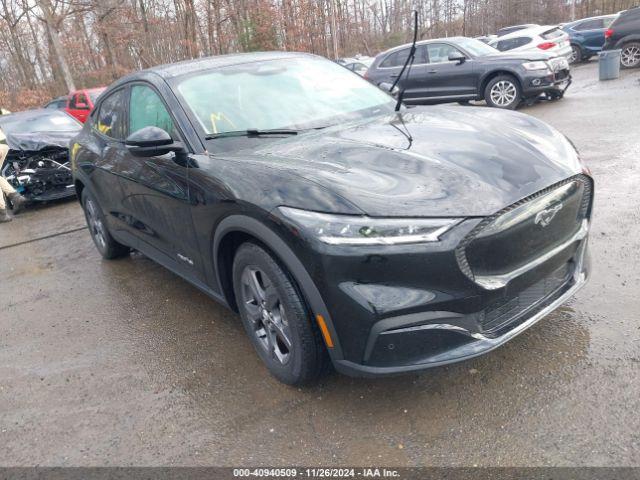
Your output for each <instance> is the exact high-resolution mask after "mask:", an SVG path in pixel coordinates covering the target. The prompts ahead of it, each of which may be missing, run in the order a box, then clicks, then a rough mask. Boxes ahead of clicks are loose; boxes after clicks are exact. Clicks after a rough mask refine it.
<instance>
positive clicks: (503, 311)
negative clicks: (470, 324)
mask: <svg viewBox="0 0 640 480" xmlns="http://www.w3.org/2000/svg"><path fill="white" fill-rule="evenodd" d="M570 277H571V267H570V264H565V265H563V266H562V267H561V268H559V269H557V270H556V271H555V272H553V273H552V274H551V275H549V276H548V277H545V278H543V279H542V280H539V281H538V282H536V283H534V284H533V285H531V286H530V287H528V288H526V289H524V290H522V291H521V292H519V293H517V294H516V295H514V296H510V297H507V298H503V299H500V300H498V301H496V302H495V303H493V304H492V305H490V306H489V307H487V308H485V309H484V311H483V312H482V313H481V315H480V326H481V328H482V331H483V333H484V334H487V335H491V334H492V333H494V332H496V331H498V330H500V329H502V328H504V327H506V326H507V325H509V324H510V323H512V322H516V321H517V320H518V319H520V318H521V317H522V315H524V314H525V313H527V311H529V310H531V309H532V308H534V307H536V306H537V305H539V304H540V303H543V302H544V300H545V299H548V298H550V297H553V296H554V294H555V293H556V292H558V291H559V290H560V289H561V288H562V287H563V286H565V285H566V284H567V282H568V281H569V279H570Z"/></svg>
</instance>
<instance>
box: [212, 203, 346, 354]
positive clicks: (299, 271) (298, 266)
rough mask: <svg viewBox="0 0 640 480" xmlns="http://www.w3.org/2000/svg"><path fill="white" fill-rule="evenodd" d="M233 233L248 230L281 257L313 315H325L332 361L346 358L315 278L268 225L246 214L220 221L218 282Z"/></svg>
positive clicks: (215, 241)
mask: <svg viewBox="0 0 640 480" xmlns="http://www.w3.org/2000/svg"><path fill="white" fill-rule="evenodd" d="M231 232H244V233H247V234H249V235H251V236H253V237H255V238H257V239H258V240H260V241H261V242H262V243H264V244H265V245H266V246H267V247H268V248H269V249H270V250H271V251H272V252H273V253H274V254H275V255H277V256H278V259H279V260H280V261H281V262H282V263H283V264H284V265H285V267H287V269H288V270H289V273H290V274H291V275H292V276H293V278H294V280H295V281H296V283H297V284H298V287H299V288H300V290H301V291H302V294H303V296H304V298H305V300H306V301H307V304H308V305H309V307H310V309H311V313H312V314H313V316H314V318H315V315H317V314H320V315H322V316H323V317H324V319H325V322H326V324H327V328H328V329H329V332H330V333H331V338H332V339H333V344H334V347H333V348H327V351H328V352H329V356H330V357H331V360H332V361H333V362H334V363H335V362H336V361H337V360H342V359H343V354H342V348H341V347H340V339H339V338H338V335H337V333H336V330H335V328H334V326H333V320H332V319H331V315H330V314H329V310H328V309H327V306H326V305H325V303H324V300H323V299H322V296H321V295H320V292H319V291H318V288H317V287H316V285H315V283H314V281H313V279H312V278H311V276H310V275H309V273H308V272H307V269H306V268H305V267H304V265H303V264H302V262H301V261H300V260H299V259H298V257H297V256H296V254H295V253H294V252H293V250H291V248H289V246H288V245H287V244H286V243H285V242H284V240H282V239H281V238H280V236H279V235H278V234H276V233H275V232H274V231H273V230H271V229H270V228H269V227H267V226H265V225H264V224H263V223H261V222H259V221H258V220H256V219H254V218H252V217H247V216H244V215H231V216H229V217H226V218H225V219H224V220H222V221H221V222H220V224H219V225H218V228H216V232H215V235H214V239H213V258H214V264H215V269H216V276H217V280H218V285H222V279H221V278H220V268H219V265H218V250H219V247H220V242H221V241H222V239H223V238H224V236H225V235H226V234H227V233H231Z"/></svg>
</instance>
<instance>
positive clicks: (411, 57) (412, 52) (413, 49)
mask: <svg viewBox="0 0 640 480" xmlns="http://www.w3.org/2000/svg"><path fill="white" fill-rule="evenodd" d="M417 41H418V11H417V10H413V42H412V43H411V49H410V50H409V56H408V57H407V59H406V60H405V62H404V65H403V66H402V70H400V74H399V75H398V76H397V77H396V81H395V82H393V85H391V88H390V89H389V91H390V92H393V89H394V88H396V86H397V85H398V82H399V81H400V79H401V78H402V74H403V73H404V71H405V70H406V69H407V65H408V66H409V69H408V70H407V77H409V74H410V73H411V65H413V60H414V59H415V58H416V42H417ZM404 90H405V89H404V88H403V89H401V90H400V92H399V93H398V102H397V103H396V112H398V111H399V110H400V107H401V106H402V99H403V98H404Z"/></svg>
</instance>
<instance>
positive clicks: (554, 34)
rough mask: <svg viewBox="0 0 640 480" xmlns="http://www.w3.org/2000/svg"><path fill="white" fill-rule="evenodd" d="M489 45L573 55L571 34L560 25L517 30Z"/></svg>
mask: <svg viewBox="0 0 640 480" xmlns="http://www.w3.org/2000/svg"><path fill="white" fill-rule="evenodd" d="M489 45H491V46H492V47H494V48H497V49H498V50H500V51H501V52H506V51H511V50H512V51H518V52H523V51H533V52H540V51H543V52H547V53H551V54H554V55H555V56H561V57H565V58H567V59H568V58H570V57H571V43H570V41H569V35H568V34H567V33H565V32H564V31H562V30H561V29H560V27H558V26H552V25H545V26H536V27H531V28H526V29H523V30H517V31H515V32H512V33H509V34H507V35H504V36H502V37H498V38H496V39H494V40H493V41H492V42H491V43H489Z"/></svg>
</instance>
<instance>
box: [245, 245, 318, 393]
mask: <svg viewBox="0 0 640 480" xmlns="http://www.w3.org/2000/svg"><path fill="white" fill-rule="evenodd" d="M233 289H234V293H235V297H236V302H237V304H238V310H239V312H240V317H241V319H242V323H243V325H244V327H245V330H246V331H247V334H248V335H249V338H250V339H251V342H252V343H253V346H254V348H255V350H256V352H257V353H258V355H259V356H260V358H261V359H262V361H263V362H264V363H265V365H266V366H267V368H268V370H269V372H270V373H271V374H272V375H273V376H274V377H276V378H277V379H278V380H280V381H281V382H283V383H286V384H288V385H303V384H308V383H311V382H313V381H314V380H316V379H317V378H318V377H319V376H320V375H321V373H322V372H323V371H324V370H325V368H326V366H327V364H328V355H327V352H326V350H325V347H324V344H323V342H322V338H321V335H320V332H319V329H318V327H317V326H316V324H315V322H313V321H312V319H311V315H310V313H309V310H308V309H307V306H306V304H305V302H304V299H303V298H302V296H301V294H300V293H299V291H298V289H297V288H296V285H295V283H294V281H293V279H292V278H291V277H290V275H289V274H288V272H287V271H286V269H285V268H284V267H283V266H281V265H280V264H279V263H278V262H277V261H276V259H275V258H274V257H273V256H272V255H271V254H270V253H268V252H267V251H266V250H265V249H264V248H262V247H261V246H259V245H257V244H255V243H251V242H247V243H244V244H243V245H241V246H240V248H239V249H238V251H237V253H236V255H235V258H234V260H233Z"/></svg>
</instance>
